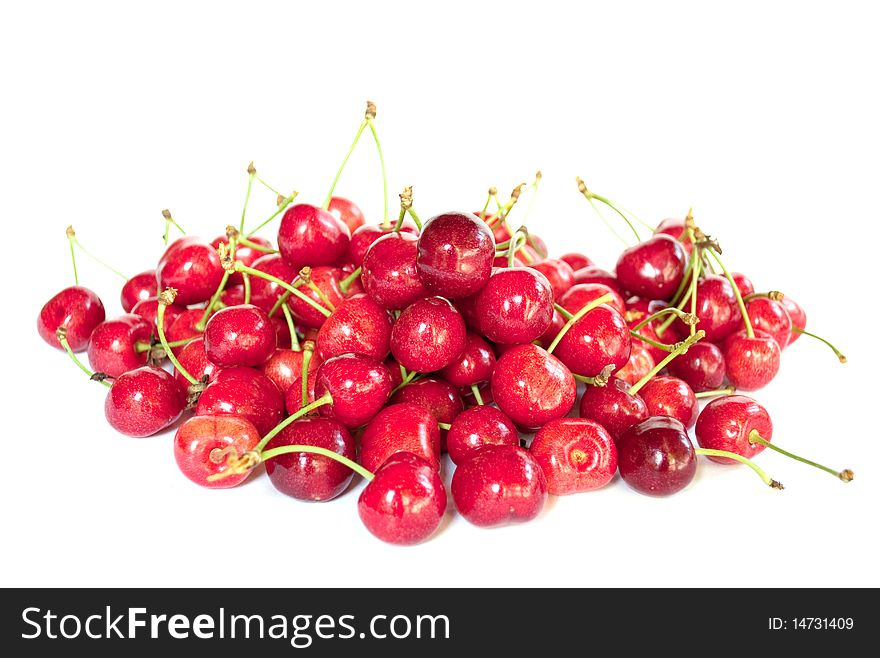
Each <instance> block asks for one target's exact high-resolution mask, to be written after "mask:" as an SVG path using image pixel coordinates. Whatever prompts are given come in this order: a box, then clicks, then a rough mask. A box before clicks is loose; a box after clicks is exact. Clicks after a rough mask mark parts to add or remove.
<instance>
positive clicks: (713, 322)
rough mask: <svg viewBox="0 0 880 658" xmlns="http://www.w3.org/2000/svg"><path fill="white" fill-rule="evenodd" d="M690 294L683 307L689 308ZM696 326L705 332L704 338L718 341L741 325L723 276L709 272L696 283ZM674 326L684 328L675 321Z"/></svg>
mask: <svg viewBox="0 0 880 658" xmlns="http://www.w3.org/2000/svg"><path fill="white" fill-rule="evenodd" d="M690 298H691V297H690V294H688V295H687V301H685V306H684V308H686V309H690V307H691V306H690V304H691V302H690ZM697 318H698V319H699V322H698V323H697V327H698V328H699V329H702V330H703V331H705V332H706V340H707V341H709V342H710V343H720V342H721V341H723V340H724V339H725V338H727V337H728V336H729V335H730V334H732V333H733V332H734V331H736V330H737V329H739V328H740V327H741V326H742V314H741V313H740V310H739V305H738V304H737V302H736V295H735V294H734V292H733V287H732V286H731V285H730V282H729V281H728V280H727V279H726V278H725V277H723V276H718V275H717V274H709V275H707V276H705V277H703V278H702V279H701V280H700V282H699V283H698V284H697ZM676 326H678V327H679V328H684V324H683V323H680V322H677V324H676Z"/></svg>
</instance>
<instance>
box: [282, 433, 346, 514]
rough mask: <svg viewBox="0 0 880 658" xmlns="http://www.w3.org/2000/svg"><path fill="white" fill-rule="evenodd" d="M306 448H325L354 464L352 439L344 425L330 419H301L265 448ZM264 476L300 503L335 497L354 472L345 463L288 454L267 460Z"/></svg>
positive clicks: (309, 455) (303, 454)
mask: <svg viewBox="0 0 880 658" xmlns="http://www.w3.org/2000/svg"><path fill="white" fill-rule="evenodd" d="M291 445H307V446H317V447H319V448H326V449H327V450H331V451H333V452H335V453H336V454H339V455H342V456H343V457H347V458H348V459H351V460H352V461H354V458H355V448H354V439H353V438H352V437H351V434H349V433H348V430H347V429H346V428H345V426H343V425H342V423H340V422H339V421H337V420H334V419H332V418H301V419H300V420H297V421H296V422H294V423H291V424H290V425H288V426H287V427H285V428H284V429H283V430H281V431H280V432H279V433H278V434H276V435H275V436H274V437H272V440H271V441H269V443H268V444H267V445H266V450H270V449H272V448H280V447H282V446H291ZM266 473H267V474H268V475H269V480H270V481H271V482H272V484H273V485H274V487H275V488H276V489H277V490H278V491H280V492H281V493H283V494H286V495H288V496H291V497H293V498H297V499H299V500H313V501H324V500H331V499H333V498H336V496H338V495H339V494H341V493H342V492H343V491H345V489H346V488H347V487H348V484H349V483H350V482H351V479H352V477H353V476H354V473H353V472H352V470H351V469H350V468H349V467H348V466H346V465H345V464H341V463H339V462H338V461H336V460H334V459H331V458H330V457H325V456H324V455H318V454H315V453H312V452H289V453H286V454H283V455H278V456H277V457H273V458H272V459H269V460H268V461H266Z"/></svg>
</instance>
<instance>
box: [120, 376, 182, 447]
mask: <svg viewBox="0 0 880 658" xmlns="http://www.w3.org/2000/svg"><path fill="white" fill-rule="evenodd" d="M185 406H186V390H185V389H184V387H183V386H181V385H180V383H179V382H178V381H177V380H176V379H174V377H172V376H171V374H170V373H169V372H166V371H165V370H162V369H161V368H156V367H154V366H142V367H140V368H136V369H135V370H129V371H128V372H125V373H123V374H121V375H120V376H119V377H117V378H116V379H115V380H113V386H112V387H111V388H110V390H109V391H108V392H107V398H106V399H105V401H104V416H105V417H106V418H107V422H108V423H110V426H111V427H112V428H113V429H115V430H116V431H117V432H120V433H122V434H126V435H128V436H133V437H137V438H141V437H145V436H151V435H153V434H155V433H156V432H160V431H162V430H163V429H165V428H166V427H168V426H170V425H171V424H173V423H174V422H175V421H176V420H177V419H178V418H180V415H181V414H182V413H183V409H184V407H185Z"/></svg>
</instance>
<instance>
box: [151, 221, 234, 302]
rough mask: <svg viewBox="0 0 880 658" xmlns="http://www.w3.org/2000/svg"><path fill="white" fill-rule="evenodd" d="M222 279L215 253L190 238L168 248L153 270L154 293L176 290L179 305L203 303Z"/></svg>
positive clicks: (210, 247) (186, 237)
mask: <svg viewBox="0 0 880 658" xmlns="http://www.w3.org/2000/svg"><path fill="white" fill-rule="evenodd" d="M222 278H223V267H222V266H221V265H220V255H219V254H218V253H217V250H216V249H214V248H213V247H212V246H211V245H209V244H207V243H205V242H202V241H201V239H199V238H196V237H191V236H185V237H182V238H180V239H178V240H175V241H174V242H172V243H171V244H170V245H168V248H167V249H166V250H165V253H164V254H163V255H162V258H161V259H160V260H159V265H158V267H157V268H156V281H157V282H158V290H165V288H176V289H177V299H176V301H177V303H178V304H180V305H182V306H187V305H189V304H197V303H199V302H204V301H207V300H208V299H209V298H210V297H211V295H213V294H214V292H215V291H216V290H217V287H218V286H219V285H220V280H221V279H222Z"/></svg>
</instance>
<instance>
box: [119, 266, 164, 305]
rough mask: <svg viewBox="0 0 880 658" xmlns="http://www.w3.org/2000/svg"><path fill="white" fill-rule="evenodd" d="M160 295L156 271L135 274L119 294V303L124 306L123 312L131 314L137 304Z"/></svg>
mask: <svg viewBox="0 0 880 658" xmlns="http://www.w3.org/2000/svg"><path fill="white" fill-rule="evenodd" d="M158 294H159V284H158V283H156V270H147V271H146V272H141V273H140V274H135V275H134V276H133V277H131V278H130V279H129V280H128V281H126V282H125V285H123V286H122V292H121V293H120V294H119V301H120V303H121V304H122V310H123V311H125V312H126V313H131V312H132V311H131V309H133V308H134V306H135V304H137V303H138V302H142V301H144V300H145V299H149V298H150V297H155V296H156V295H158Z"/></svg>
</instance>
